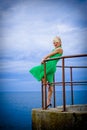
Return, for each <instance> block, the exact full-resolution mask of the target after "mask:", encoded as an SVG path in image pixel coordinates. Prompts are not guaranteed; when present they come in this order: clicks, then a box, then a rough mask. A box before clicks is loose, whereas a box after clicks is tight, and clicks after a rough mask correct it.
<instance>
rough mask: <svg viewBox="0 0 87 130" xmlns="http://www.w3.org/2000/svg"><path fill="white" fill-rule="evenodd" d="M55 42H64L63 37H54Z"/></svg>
mask: <svg viewBox="0 0 87 130" xmlns="http://www.w3.org/2000/svg"><path fill="white" fill-rule="evenodd" d="M53 42H60V43H62V41H61V38H60V37H58V36H56V37H54V39H53Z"/></svg>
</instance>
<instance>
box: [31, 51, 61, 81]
mask: <svg viewBox="0 0 87 130" xmlns="http://www.w3.org/2000/svg"><path fill="white" fill-rule="evenodd" d="M53 50H54V49H53ZM60 56H62V54H55V55H53V56H51V57H50V58H56V57H60ZM58 61H59V59H57V60H52V61H47V62H46V80H47V81H48V82H49V83H52V82H53V76H54V73H55V72H56V64H57V62H58ZM29 72H30V73H31V74H32V75H33V76H34V77H35V78H36V79H37V80H38V81H41V80H42V78H43V77H44V64H40V65H38V66H35V67H33V68H31V69H30V70H29Z"/></svg>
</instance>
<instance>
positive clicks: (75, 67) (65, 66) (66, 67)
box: [56, 65, 87, 68]
mask: <svg viewBox="0 0 87 130" xmlns="http://www.w3.org/2000/svg"><path fill="white" fill-rule="evenodd" d="M56 67H58V68H62V66H59V65H58V66H56ZM64 68H87V66H64Z"/></svg>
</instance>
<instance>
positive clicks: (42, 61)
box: [41, 56, 47, 64]
mask: <svg viewBox="0 0 87 130" xmlns="http://www.w3.org/2000/svg"><path fill="white" fill-rule="evenodd" d="M46 59H47V56H46V57H44V58H43V59H42V60H41V64H43V63H44V61H45V60H46Z"/></svg>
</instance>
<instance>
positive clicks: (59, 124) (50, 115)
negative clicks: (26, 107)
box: [32, 105, 87, 130]
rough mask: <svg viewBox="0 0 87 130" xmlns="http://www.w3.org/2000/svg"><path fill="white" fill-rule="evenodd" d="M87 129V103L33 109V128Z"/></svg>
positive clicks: (35, 129)
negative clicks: (64, 108) (63, 110)
mask: <svg viewBox="0 0 87 130" xmlns="http://www.w3.org/2000/svg"><path fill="white" fill-rule="evenodd" d="M76 128H77V129H82V130H86V129H87V105H69V106H66V111H65V112H62V106H59V107H56V108H49V109H47V110H42V109H40V108H38V109H32V130H74V129H76Z"/></svg>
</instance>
